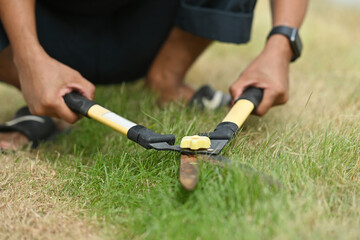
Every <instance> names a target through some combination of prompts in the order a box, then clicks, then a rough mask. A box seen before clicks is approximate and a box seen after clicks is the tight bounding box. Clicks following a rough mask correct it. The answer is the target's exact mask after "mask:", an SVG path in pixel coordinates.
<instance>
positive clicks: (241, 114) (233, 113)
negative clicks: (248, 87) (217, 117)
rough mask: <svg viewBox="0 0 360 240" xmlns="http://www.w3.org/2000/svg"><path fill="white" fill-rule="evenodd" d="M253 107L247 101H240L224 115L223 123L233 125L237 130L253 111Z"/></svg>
mask: <svg viewBox="0 0 360 240" xmlns="http://www.w3.org/2000/svg"><path fill="white" fill-rule="evenodd" d="M254 108H255V105H254V104H253V103H252V102H251V101H250V100H247V99H240V100H239V101H237V102H236V103H235V105H234V106H233V107H232V108H231V110H230V112H229V113H228V114H227V115H226V117H225V118H224V120H223V122H232V123H235V124H236V125H237V126H238V127H239V128H240V127H241V126H242V125H243V124H244V122H245V120H246V119H247V118H248V117H249V115H250V114H251V112H252V111H253V110H254Z"/></svg>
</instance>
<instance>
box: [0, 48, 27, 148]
mask: <svg viewBox="0 0 360 240" xmlns="http://www.w3.org/2000/svg"><path fill="white" fill-rule="evenodd" d="M12 59H13V58H12V51H11V47H10V46H8V47H6V48H4V49H3V50H2V51H1V52H0V81H1V82H5V83H7V84H10V85H12V86H14V87H17V88H19V89H20V83H19V79H18V75H17V71H16V67H15V65H14V62H13V60H12ZM28 141H29V140H28V139H27V138H26V137H25V135H23V134H22V133H19V132H6V133H1V132H0V149H12V150H15V149H16V148H19V147H20V146H23V145H25V144H27V143H28Z"/></svg>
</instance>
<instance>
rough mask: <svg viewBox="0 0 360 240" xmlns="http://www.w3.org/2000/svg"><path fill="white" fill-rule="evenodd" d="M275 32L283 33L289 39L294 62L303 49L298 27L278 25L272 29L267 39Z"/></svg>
mask: <svg viewBox="0 0 360 240" xmlns="http://www.w3.org/2000/svg"><path fill="white" fill-rule="evenodd" d="M274 34H281V35H284V36H286V37H287V38H288V39H289V42H290V47H291V50H292V52H293V57H292V58H291V62H294V61H295V60H296V59H298V58H299V57H300V55H301V51H302V43H301V39H300V36H299V33H298V29H297V28H292V27H288V26H276V27H274V28H273V29H272V30H271V32H270V33H269V35H268V37H267V39H269V38H270V37H271V36H272V35H274Z"/></svg>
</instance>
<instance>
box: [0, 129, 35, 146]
mask: <svg viewBox="0 0 360 240" xmlns="http://www.w3.org/2000/svg"><path fill="white" fill-rule="evenodd" d="M27 144H29V139H28V138H27V137H25V135H23V134H22V133H19V132H8V133H0V149H2V150H17V149H20V148H21V147H24V146H26V145H27Z"/></svg>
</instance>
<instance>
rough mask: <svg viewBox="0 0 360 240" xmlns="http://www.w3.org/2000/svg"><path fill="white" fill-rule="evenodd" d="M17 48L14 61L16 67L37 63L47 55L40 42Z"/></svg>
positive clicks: (14, 51) (14, 52)
mask: <svg viewBox="0 0 360 240" xmlns="http://www.w3.org/2000/svg"><path fill="white" fill-rule="evenodd" d="M15 49H16V50H15ZM15 49H14V50H13V61H14V64H15V66H16V67H19V66H23V65H29V64H31V63H35V62H37V61H38V60H39V59H43V58H44V57H46V56H47V54H46V52H45V51H44V49H43V48H42V47H41V45H40V44H27V45H26V47H18V48H15Z"/></svg>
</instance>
